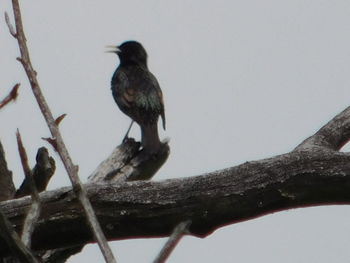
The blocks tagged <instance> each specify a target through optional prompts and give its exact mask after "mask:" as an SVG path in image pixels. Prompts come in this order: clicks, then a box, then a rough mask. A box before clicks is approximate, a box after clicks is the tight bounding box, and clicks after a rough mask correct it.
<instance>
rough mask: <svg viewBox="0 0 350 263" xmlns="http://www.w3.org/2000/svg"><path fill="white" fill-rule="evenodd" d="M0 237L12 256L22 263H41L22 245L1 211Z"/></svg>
mask: <svg viewBox="0 0 350 263" xmlns="http://www.w3.org/2000/svg"><path fill="white" fill-rule="evenodd" d="M0 236H1V237H2V238H3V240H5V242H6V246H7V247H8V248H9V249H10V251H11V252H12V255H13V256H14V257H16V258H18V260H20V262H22V263H39V261H38V260H37V259H36V258H35V256H34V255H33V254H32V253H31V251H30V250H29V249H28V248H27V247H26V246H25V245H24V244H23V243H22V241H21V239H20V238H19V236H18V235H17V233H16V231H15V230H14V229H13V227H12V225H11V223H10V222H9V221H8V220H7V218H6V216H5V215H4V213H3V212H2V210H1V209H0Z"/></svg>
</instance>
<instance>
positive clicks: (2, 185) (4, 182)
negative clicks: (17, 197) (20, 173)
mask: <svg viewBox="0 0 350 263" xmlns="http://www.w3.org/2000/svg"><path fill="white" fill-rule="evenodd" d="M15 190H16V189H15V185H14V184H13V180H12V172H11V171H10V170H9V169H8V168H7V162H6V158H5V152H4V149H3V147H2V144H1V142H0V201H4V200H8V199H11V198H13V196H14V193H15Z"/></svg>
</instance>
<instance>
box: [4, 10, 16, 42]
mask: <svg viewBox="0 0 350 263" xmlns="http://www.w3.org/2000/svg"><path fill="white" fill-rule="evenodd" d="M5 21H6V24H7V27H8V28H9V31H10V34H11V35H12V36H13V37H16V31H15V29H14V28H13V25H12V24H11V22H10V18H9V15H8V14H7V12H5Z"/></svg>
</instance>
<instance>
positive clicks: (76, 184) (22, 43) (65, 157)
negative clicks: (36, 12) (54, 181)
mask: <svg viewBox="0 0 350 263" xmlns="http://www.w3.org/2000/svg"><path fill="white" fill-rule="evenodd" d="M12 8H13V12H14V18H15V25H16V32H17V34H16V39H17V41H18V45H19V49H20V52H21V58H20V59H19V61H20V62H21V63H22V65H23V67H24V70H25V72H26V74H27V76H28V79H29V82H30V84H31V87H32V91H33V93H34V96H35V98H36V100H37V102H38V105H39V108H40V110H41V112H42V114H43V116H44V118H45V120H46V122H47V124H48V127H49V129H50V132H51V134H52V136H53V138H54V139H55V140H56V143H57V150H58V154H59V156H60V158H61V159H62V162H63V164H64V167H65V169H66V171H67V173H68V175H69V178H70V180H71V182H72V185H73V189H74V192H75V194H76V195H77V197H78V199H79V200H80V202H81V204H82V206H83V208H84V211H85V213H86V216H87V221H88V223H89V225H90V227H91V229H92V232H93V235H94V237H95V239H96V241H97V242H98V245H99V247H100V249H101V251H102V254H103V256H104V258H105V260H106V262H116V260H115V259H114V256H113V253H112V251H111V249H110V247H109V245H108V243H107V240H106V238H105V236H104V234H103V232H102V229H101V227H100V225H99V223H98V221H97V217H96V215H95V213H94V211H93V209H92V206H91V203H90V201H89V200H88V198H87V197H86V190H85V189H84V187H83V185H82V183H81V182H80V179H79V177H78V174H77V166H76V165H74V164H73V161H72V159H71V157H70V155H69V153H68V150H67V148H66V146H65V144H64V142H63V139H62V136H61V134H60V132H59V129H58V125H57V124H56V122H55V119H54V118H53V115H52V113H51V111H50V108H49V106H48V104H47V102H46V100H45V98H44V96H43V94H42V92H41V89H40V86H39V83H38V80H37V77H36V75H37V74H36V72H35V70H34V69H33V66H32V64H31V61H30V56H29V51H28V48H27V45H26V38H25V34H24V30H23V24H22V18H21V11H20V7H19V2H18V0H12Z"/></svg>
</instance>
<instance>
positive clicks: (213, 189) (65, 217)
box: [0, 150, 350, 255]
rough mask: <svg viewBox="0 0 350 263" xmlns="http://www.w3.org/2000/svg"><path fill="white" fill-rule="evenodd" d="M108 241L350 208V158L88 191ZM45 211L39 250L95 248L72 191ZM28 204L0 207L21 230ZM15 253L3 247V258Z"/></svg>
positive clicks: (318, 155)
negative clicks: (301, 210) (184, 225)
mask: <svg viewBox="0 0 350 263" xmlns="http://www.w3.org/2000/svg"><path fill="white" fill-rule="evenodd" d="M85 186H86V189H87V193H88V196H89V199H90V200H91V202H92V204H93V207H94V209H95V212H96V214H97V215H98V218H99V221H100V222H101V225H102V227H103V229H104V232H105V234H106V236H107V238H108V239H109V240H118V239H127V238H138V237H163V236H168V235H169V234H170V233H171V232H172V230H173V229H174V227H175V226H176V225H177V224H178V223H179V222H182V221H185V220H191V221H192V224H191V226H190V229H189V231H190V234H192V235H195V236H199V237H205V236H207V235H209V234H210V233H212V232H213V231H214V230H215V229H217V228H219V227H221V226H223V225H227V224H232V223H236V222H240V221H242V220H248V219H251V218H255V217H257V216H262V215H265V214H268V213H272V212H276V211H279V210H285V209H290V208H295V207H304V206H315V205H327V204H348V203H350V154H347V153H339V152H334V151H323V150H322V151H321V150H320V151H317V150H315V151H312V152H310V151H293V152H291V153H288V154H284V155H280V156H276V157H273V158H269V159H264V160H261V161H254V162H247V163H244V164H242V165H239V166H236V167H232V168H227V169H224V170H220V171H216V172H212V173H209V174H206V175H202V176H197V177H189V178H184V179H173V180H165V181H163V182H143V181H137V182H128V183H123V184H119V185H111V184H108V185H107V184H88V185H85ZM41 200H42V206H43V212H42V215H41V219H40V221H39V222H38V225H37V228H36V230H35V231H34V234H33V239H32V247H33V248H34V249H36V250H42V249H53V248H60V247H67V246H75V245H79V244H85V243H88V242H92V241H93V238H92V235H91V232H90V230H89V228H88V226H87V225H86V223H85V219H84V213H83V212H82V209H81V206H80V205H79V202H78V201H77V200H76V198H75V196H74V194H73V192H72V190H71V188H70V187H66V188H61V189H58V190H55V191H50V192H45V193H43V194H41ZM29 205H30V199H29V198H21V199H17V200H11V201H7V202H4V203H2V204H1V208H2V210H3V211H5V212H6V214H7V216H8V217H9V219H10V220H11V222H12V223H13V224H15V225H16V227H18V228H20V227H21V224H22V222H23V218H24V216H25V213H26V210H27V209H28V207H29ZM8 252H9V251H8V249H7V246H6V244H5V242H4V241H1V242H0V255H5V254H7V253H8Z"/></svg>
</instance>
